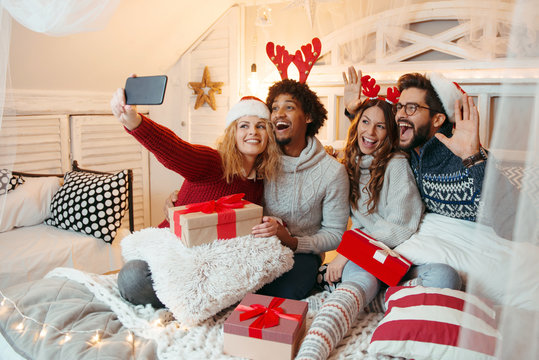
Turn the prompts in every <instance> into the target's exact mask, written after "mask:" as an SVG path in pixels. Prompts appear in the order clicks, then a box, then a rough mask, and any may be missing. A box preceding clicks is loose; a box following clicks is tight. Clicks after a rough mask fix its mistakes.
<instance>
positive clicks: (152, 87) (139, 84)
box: [125, 75, 168, 105]
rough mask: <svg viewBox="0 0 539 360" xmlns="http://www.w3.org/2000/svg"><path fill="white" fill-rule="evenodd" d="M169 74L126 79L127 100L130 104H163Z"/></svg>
mask: <svg viewBox="0 0 539 360" xmlns="http://www.w3.org/2000/svg"><path fill="white" fill-rule="evenodd" d="M167 79H168V78H167V76H166V75H157V76H141V77H129V78H127V80H126V81H125V101H126V104H128V105H161V104H162V103H163V98H164V97H165V89H166V87H167Z"/></svg>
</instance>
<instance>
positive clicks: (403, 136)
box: [111, 67, 487, 358]
mask: <svg viewBox="0 0 539 360" xmlns="http://www.w3.org/2000/svg"><path fill="white" fill-rule="evenodd" d="M343 77H344V80H345V97H344V101H345V107H346V113H347V115H349V116H350V117H353V118H354V121H353V123H352V125H351V127H350V129H349V136H348V141H347V145H346V149H345V160H344V162H345V167H346V170H345V167H343V166H342V165H341V164H338V163H337V162H336V161H335V160H334V159H333V158H331V157H330V156H329V155H327V153H326V152H325V151H324V148H323V146H322V145H321V144H320V142H319V141H318V140H317V139H316V137H315V136H314V135H315V134H316V133H317V132H318V129H319V128H320V127H321V126H322V125H323V122H324V120H325V119H326V114H327V112H326V110H325V109H324V108H323V105H322V104H321V103H320V102H319V100H318V98H317V96H316V94H315V93H314V92H312V91H311V90H310V89H309V88H308V86H307V85H306V84H301V83H298V82H295V81H294V80H288V79H287V80H282V81H280V82H278V83H276V84H275V85H273V86H272V87H271V88H270V92H269V95H268V99H267V104H268V106H269V107H270V108H271V116H270V117H271V123H272V124H273V131H274V132H275V138H276V141H277V143H278V144H279V145H280V147H281V150H282V152H283V155H282V156H281V165H280V166H281V168H280V170H279V174H278V176H275V173H271V171H268V169H266V171H265V172H261V173H263V177H264V184H265V189H264V203H263V205H264V211H265V214H266V215H270V216H276V217H279V218H280V219H282V220H284V222H285V224H286V228H285V227H284V226H283V225H281V224H280V223H279V222H278V221H276V220H275V219H274V218H273V217H270V216H265V217H264V219H263V222H262V224H260V225H258V226H256V227H255V228H254V229H253V234H254V235H255V236H271V235H277V236H278V237H279V238H280V240H281V242H282V243H283V245H285V246H288V247H290V248H291V249H292V250H294V251H295V254H296V256H295V263H296V264H295V265H294V268H293V269H292V270H290V271H289V272H288V273H286V274H284V275H283V276H281V277H280V278H278V279H276V280H275V281H274V282H273V283H271V284H268V285H266V286H265V287H264V288H262V289H261V291H260V293H263V294H267V295H271V296H280V297H286V298H293V299H301V298H305V297H306V296H308V294H309V292H310V291H311V289H312V287H313V285H314V279H315V277H316V273H317V268H318V265H319V261H320V260H319V254H321V253H323V252H325V251H327V250H332V249H335V248H336V247H337V245H338V242H339V240H340V237H341V235H342V233H343V232H344V229H345V227H346V220H347V218H348V214H351V217H352V221H353V227H358V228H362V229H363V230H364V231H365V232H367V233H369V234H370V235H371V236H373V237H374V238H376V239H378V240H381V241H383V242H385V243H386V244H387V245H388V246H390V247H394V246H396V245H398V244H399V243H401V242H403V241H405V240H406V239H408V238H409V237H410V236H411V235H412V234H413V232H415V231H416V230H417V227H418V224H419V220H420V217H421V213H422V210H423V205H422V203H423V204H424V206H425V208H426V210H427V211H430V212H435V213H438V214H442V215H445V216H450V217H455V218H459V219H466V220H471V221H474V220H475V218H476V216H477V207H478V203H479V198H480V192H481V184H482V180H483V175H484V169H485V163H486V161H485V160H486V157H487V154H486V151H485V150H484V149H482V148H481V147H480V144H479V115H478V111H477V108H476V107H475V105H474V103H473V101H472V99H471V98H468V97H467V96H466V95H462V93H461V92H460V90H459V88H458V87H457V86H456V85H454V84H453V83H451V82H450V81H448V80H447V79H445V78H443V77H441V75H436V74H433V75H431V76H430V77H428V78H427V77H425V76H423V75H420V74H405V75H403V76H401V78H399V81H398V87H399V91H400V92H401V94H400V99H399V100H398V102H397V103H396V104H394V105H393V109H392V108H391V105H390V104H389V103H387V102H386V101H385V100H380V99H365V100H363V101H361V99H360V94H361V72H359V73H356V71H355V69H354V68H353V67H351V68H349V69H348V78H347V77H346V75H345V74H343ZM121 90H122V89H119V92H117V94H115V96H114V98H113V100H112V102H111V105H112V107H113V112H114V114H115V115H116V116H117V117H118V118H119V119H120V122H122V123H124V125H125V126H126V128H127V129H128V130H131V131H130V132H131V133H132V134H133V135H134V136H136V137H137V139H139V141H141V142H142V143H143V144H145V146H147V147H149V148H150V150H152V147H154V146H158V145H155V142H154V141H156V140H154V141H151V139H152V138H153V136H155V135H154V134H153V132H154V131H156V130H153V129H154V128H156V129H161V130H160V132H162V134H163V135H161V136H164V135H165V134H166V136H167V137H172V138H174V139H176V140H175V142H178V143H179V145H178V146H180V149H181V148H182V147H185V146H186V145H185V144H186V143H185V141H182V140H181V139H178V138H177V137H176V136H175V135H174V134H172V132H171V131H170V130H168V129H166V128H163V127H160V126H159V125H157V124H155V123H153V122H151V120H149V119H147V118H146V117H143V116H141V115H136V111H135V110H133V109H132V108H131V107H129V106H126V105H125V99H124V97H123V92H120V91H121ZM232 110H233V109H231V111H232ZM392 110H393V111H392ZM126 113H130V114H131V117H132V118H136V119H135V121H133V123H134V126H133V124H132V123H130V122H126V121H125V120H124V119H123V117H127V115H126ZM133 114H135V115H133ZM257 116H258V114H257ZM267 117H268V116H267V115H266V118H267ZM139 126H140V127H141V130H142V131H140V134H141V135H140V136H137V133H138V132H139V131H138V127H139ZM238 126H239V125H238ZM453 126H454V130H453ZM147 127H150V128H147ZM229 127H230V126H229ZM397 127H398V128H397ZM145 128H146V131H144V129H145ZM267 128H268V129H269V128H270V125H267ZM150 129H152V131H151V132H150V131H148V130H150ZM147 131H148V133H146V132H147ZM142 134H145V136H143V135H142ZM271 135H272V134H267V136H268V148H269V146H270V144H271V143H272V141H273V137H272V136H271ZM144 138H146V139H145V140H146V141H145V140H144ZM162 141H163V140H162V139H158V140H157V142H162ZM175 142H169V144H168V146H167V147H165V148H166V151H163V153H162V154H159V155H158V154H156V157H157V158H158V159H159V160H160V161H161V162H162V163H163V164H164V165H165V166H167V167H169V166H170V165H169V162H170V161H173V160H172V158H174V159H175V158H176V157H177V156H174V155H173V154H171V149H175V147H173V146H176V145H174V144H175ZM397 143H398V147H397ZM189 146H190V147H193V148H197V146H193V145H189ZM237 148H239V149H240V151H241V147H240V146H239V145H238V146H237ZM398 148H400V149H401V150H402V151H403V152H400V151H399V149H398ZM203 149H206V148H205V147H203ZM178 151H179V150H178ZM205 151H207V152H211V151H210V150H209V148H207V149H206V150H205ZM262 151H263V149H262ZM152 152H154V153H155V150H152ZM266 152H268V153H269V149H268V150H266ZM215 153H217V154H218V152H215ZM404 154H407V156H405V155H404ZM192 159H193V158H192V157H188V158H187V159H185V158H184V159H181V160H176V161H183V162H185V164H183V166H186V167H189V164H192V163H193V162H192ZM215 159H218V160H214V164H215V162H219V160H220V159H219V156H215ZM268 161H271V160H268ZM222 164H223V165H222V166H223V167H224V166H225V164H226V163H222ZM410 165H411V170H410V167H409V166H410ZM197 166H198V165H197ZM172 169H173V170H174V168H172ZM347 172H348V175H347V174H346V173H347ZM223 173H224V171H223ZM182 175H183V174H182ZM235 175H236V176H237V175H240V176H245V173H240V174H238V173H235ZM257 175H258V173H257ZM221 176H224V175H221ZM397 177H398V178H399V179H398V180H397V181H391V182H389V179H396V178H397ZM234 178H235V177H234V176H233V177H232V179H234ZM413 178H415V181H416V185H417V187H416V186H413V185H414V183H413V181H412V179H413ZM223 179H224V178H223ZM347 179H349V181H350V184H351V189H350V191H349V190H348V189H349V182H348V181H347ZM186 180H187V178H186ZM244 181H245V179H244ZM184 186H185V185H184ZM182 189H183V187H182ZM235 190H236V189H235ZM260 191H261V190H260ZM233 192H245V193H247V191H245V189H243V188H242V189H237V191H233ZM181 194H182V190H180V194H179V195H180V196H181ZM222 195H225V194H222ZM222 195H219V196H222ZM219 196H215V197H214V198H217V197H219ZM247 199H248V200H250V199H249V198H247ZM419 199H421V200H422V203H421V201H419ZM184 200H185V201H184V203H188V202H197V201H202V199H184ZM258 200H260V198H259V199H258ZM251 201H252V200H251ZM254 202H257V201H254ZM258 202H260V201H258ZM348 204H349V205H348ZM176 205H179V203H178V202H176ZM349 206H350V208H351V209H350V208H349ZM349 209H350V210H349ZM122 272H124V270H122ZM122 272H121V273H120V275H119V283H120V278H121V277H122ZM143 275H144V276H146V277H147V276H148V275H149V272H148V269H147V267H146V268H145V269H144V271H143ZM326 276H327V280H329V281H332V282H333V281H337V280H339V279H340V278H341V277H342V280H343V282H342V284H341V285H340V287H339V288H338V290H336V291H335V292H333V293H332V294H331V296H330V298H329V299H328V304H329V303H333V302H335V305H338V304H343V305H344V304H348V305H345V306H346V308H347V309H350V310H349V311H350V314H348V315H349V316H350V318H353V317H355V316H356V315H357V313H358V312H359V311H360V310H361V309H362V308H363V307H364V306H365V305H366V304H367V303H369V302H370V300H372V299H373V298H374V297H375V295H376V292H377V290H378V287H379V283H378V280H376V279H375V278H373V277H372V276H371V275H370V274H368V273H367V272H365V271H364V270H363V269H361V268H360V267H358V266H356V265H355V264H353V263H351V262H349V261H347V260H346V259H343V258H342V257H340V256H338V257H337V258H336V259H335V260H334V261H333V262H332V263H331V264H330V265H329V267H328V271H327V274H326ZM404 280H405V281H406V284H407V285H424V286H433V287H449V288H454V289H459V288H460V287H461V279H460V277H459V275H458V274H457V272H456V271H455V270H454V269H452V268H451V267H449V266H447V265H444V264H426V265H421V266H413V267H412V269H411V270H410V272H409V273H408V274H407V275H406V277H405V279H404ZM127 283H129V284H126V285H125V286H126V287H131V288H132V290H133V291H134V292H138V289H137V288H136V287H133V286H132V284H131V283H132V281H127ZM150 284H151V281H150ZM119 286H120V284H119ZM120 287H121V286H120ZM339 289H340V290H339ZM124 291H125V290H124ZM383 293H384V292H381V294H382V298H383ZM122 295H123V296H124V297H126V298H127V299H129V297H128V296H126V295H125V293H123V294H122ZM153 296H154V297H155V295H153ZM129 300H130V299H129ZM130 301H131V300H130ZM147 302H148V301H146V303H147ZM331 310H332V307H331V306H329V305H328V306H324V308H323V309H322V310H321V311H320V312H319V314H318V316H317V317H316V318H315V320H314V321H313V325H312V327H313V329H314V328H317V329H318V330H320V329H322V332H320V331H311V332H310V333H309V334H308V335H307V337H306V340H305V341H304V345H302V348H301V350H300V355H301V357H305V358H325V357H327V356H328V355H329V353H330V352H331V349H332V348H333V347H334V346H335V345H336V344H337V343H338V342H339V341H340V340H341V339H342V337H343V336H344V335H345V334H346V332H347V331H348V327H346V326H342V325H343V324H344V323H346V321H345V320H344V318H343V316H344V314H340V315H339V316H334V315H335V314H331ZM326 312H327V314H326ZM335 328H339V329H340V330H339V331H338V332H334V331H333V330H334V329H335ZM315 333H318V334H319V333H323V334H326V337H327V336H328V335H329V336H330V338H331V341H330V343H329V344H328V343H327V341H321V339H320V338H317V335H315ZM330 334H331V335H330ZM326 340H327V339H326Z"/></svg>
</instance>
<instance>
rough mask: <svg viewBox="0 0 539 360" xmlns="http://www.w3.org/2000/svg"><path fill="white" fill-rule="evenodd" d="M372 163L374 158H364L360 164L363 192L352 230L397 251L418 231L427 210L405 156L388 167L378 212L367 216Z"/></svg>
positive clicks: (353, 219) (353, 213) (354, 212)
mask: <svg viewBox="0 0 539 360" xmlns="http://www.w3.org/2000/svg"><path fill="white" fill-rule="evenodd" d="M372 160H373V157H372V156H371V155H363V156H362V157H361V161H360V163H359V164H358V165H359V166H360V168H361V176H360V178H359V182H360V188H361V190H362V191H361V193H360V194H361V197H360V199H359V201H358V208H357V209H351V212H352V228H353V229H360V230H362V231H365V232H366V233H368V234H369V235H371V236H372V237H373V238H375V239H376V240H379V241H381V242H383V243H384V244H386V245H387V246H389V247H390V248H394V247H395V246H397V245H399V244H401V243H402V242H404V241H405V240H408V238H409V237H410V236H412V235H413V234H414V233H415V232H416V231H417V228H418V227H419V221H420V220H421V215H422V214H423V209H424V207H423V203H422V202H421V197H420V195H419V192H418V190H417V187H416V184H415V181H414V175H413V174H412V170H410V165H409V164H408V160H407V159H406V158H405V157H404V156H403V155H395V156H394V157H393V158H392V159H391V160H390V161H389V163H388V164H387V167H386V171H385V173H384V183H383V185H382V189H381V191H380V197H379V199H378V204H377V206H376V209H375V211H374V212H373V213H372V214H367V209H368V207H367V201H368V195H367V193H366V192H365V191H363V189H365V186H366V185H367V183H368V182H369V180H370V178H371V173H370V170H369V167H370V166H371V164H372Z"/></svg>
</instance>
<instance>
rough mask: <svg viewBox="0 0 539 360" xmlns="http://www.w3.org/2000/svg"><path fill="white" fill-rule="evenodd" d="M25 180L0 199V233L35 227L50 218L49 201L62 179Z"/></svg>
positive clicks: (49, 177)
mask: <svg viewBox="0 0 539 360" xmlns="http://www.w3.org/2000/svg"><path fill="white" fill-rule="evenodd" d="M25 180H26V182H25V183H24V184H21V185H19V186H18V187H17V188H16V189H15V190H13V191H10V192H9V193H8V194H7V195H5V196H1V197H0V220H1V221H0V232H4V231H8V230H11V229H13V228H14V227H21V226H32V225H37V224H40V223H42V222H43V221H44V220H45V219H46V218H48V217H50V216H51V211H50V206H51V201H52V198H53V196H54V194H55V193H56V191H58V189H59V188H60V184H61V182H62V178H59V177H56V176H47V177H37V178H33V177H25Z"/></svg>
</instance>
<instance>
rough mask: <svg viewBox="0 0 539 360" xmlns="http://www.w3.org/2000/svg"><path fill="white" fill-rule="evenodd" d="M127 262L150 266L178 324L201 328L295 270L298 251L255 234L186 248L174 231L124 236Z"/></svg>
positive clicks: (149, 230) (161, 297) (145, 231)
mask: <svg viewBox="0 0 539 360" xmlns="http://www.w3.org/2000/svg"><path fill="white" fill-rule="evenodd" d="M121 246H122V255H123V257H124V259H125V260H126V261H129V260H134V259H140V260H144V261H146V262H147V263H148V266H149V268H150V271H151V273H152V280H153V283H154V289H155V293H156V294H157V297H158V298H159V300H161V302H162V303H163V304H165V305H166V306H167V307H168V308H169V310H170V311H171V312H172V314H174V317H175V318H176V320H178V321H179V322H181V323H183V324H186V325H189V326H190V325H196V324H197V323H199V322H201V321H204V320H205V319H207V318H209V317H211V316H213V315H215V314H217V313H218V312H219V311H221V310H222V309H225V308H227V307H229V306H231V305H233V304H235V303H237V302H239V301H240V300H241V299H243V297H244V296H245V295H246V294H247V293H249V292H253V291H256V290H258V289H260V288H261V287H262V286H263V285H264V284H266V283H269V282H271V281H272V280H274V279H276V278H277V277H279V276H280V275H281V274H283V273H285V272H286V271H288V270H290V269H291V268H292V265H293V264H294V259H293V252H292V250H290V249H289V248H287V247H285V246H282V245H281V242H280V241H279V239H278V238H277V237H275V236H272V237H269V238H255V237H253V236H251V235H247V236H241V237H236V238H233V239H228V240H217V241H214V242H212V243H209V244H203V245H200V246H194V247H191V248H187V247H185V246H184V245H183V244H182V242H181V241H180V239H178V237H177V236H176V235H174V234H173V233H172V232H170V230H169V229H156V228H147V229H143V230H140V231H137V232H134V233H133V234H131V235H128V236H127V237H125V238H124V239H123V240H122V242H121Z"/></svg>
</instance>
